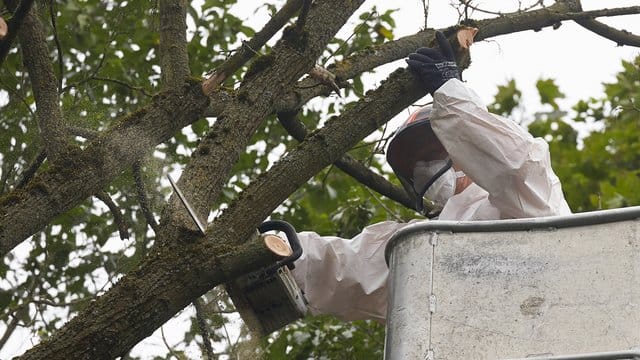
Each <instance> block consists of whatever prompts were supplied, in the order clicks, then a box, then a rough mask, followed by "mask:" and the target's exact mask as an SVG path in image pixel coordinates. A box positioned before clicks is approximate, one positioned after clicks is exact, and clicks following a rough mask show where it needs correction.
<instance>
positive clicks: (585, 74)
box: [363, 0, 640, 111]
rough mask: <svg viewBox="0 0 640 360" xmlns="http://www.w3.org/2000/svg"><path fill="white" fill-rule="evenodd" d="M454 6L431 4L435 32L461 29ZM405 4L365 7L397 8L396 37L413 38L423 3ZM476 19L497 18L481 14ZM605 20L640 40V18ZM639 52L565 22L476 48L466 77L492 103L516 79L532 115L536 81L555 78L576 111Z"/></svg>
mask: <svg viewBox="0 0 640 360" xmlns="http://www.w3.org/2000/svg"><path fill="white" fill-rule="evenodd" d="M451 2H452V1H450V0H438V1H433V0H432V1H430V12H429V19H428V25H429V27H433V28H444V27H447V26H450V25H452V24H455V23H456V21H457V18H458V13H457V11H456V10H455V9H454V8H452V7H451V6H450V3H451ZM455 2H457V1H455ZM399 3H400V2H391V1H384V0H369V1H367V2H365V5H364V6H363V9H364V8H368V6H370V5H376V6H377V7H378V9H379V11H380V12H383V11H384V10H386V9H389V8H397V9H398V11H397V13H396V16H395V18H396V19H397V26H398V27H397V29H396V30H395V34H396V37H401V36H405V35H410V34H413V33H415V32H416V31H418V30H420V29H421V28H422V27H424V16H423V11H422V1H420V0H405V1H403V2H402V3H401V4H400V5H398V4H399ZM474 3H476V4H478V5H477V6H479V7H481V8H483V9H489V10H502V11H503V12H504V11H513V10H515V8H517V4H518V1H511V0H481V1H474ZM522 3H524V4H526V3H527V1H522ZM529 3H531V1H529ZM548 3H549V2H548ZM582 4H583V9H585V10H593V9H602V8H613V7H625V6H637V5H640V1H639V0H617V1H603V0H582ZM509 6H510V7H511V9H509V8H508V7H509ZM472 16H473V17H474V18H481V17H493V15H486V14H482V13H479V12H476V13H474V14H472ZM599 20H601V21H602V22H605V23H607V24H609V25H612V26H615V27H617V28H619V29H625V30H628V31H631V32H633V33H635V34H638V35H640V15H634V16H620V17H610V18H601V19H599ZM639 52H640V49H638V48H632V47H629V46H623V47H619V46H616V44H615V43H614V42H612V41H611V40H608V39H605V38H602V37H600V36H598V35H596V34H594V33H592V32H590V31H588V30H586V29H584V28H582V27H581V26H579V25H577V24H575V23H573V22H570V21H565V22H564V23H563V24H562V26H561V27H560V28H559V29H558V30H553V29H551V28H545V29H543V30H542V31H539V32H534V31H525V32H519V33H515V34H512V35H506V36H500V37H495V38H491V39H488V40H485V41H481V42H478V43H475V44H474V45H473V46H472V47H471V57H472V64H471V66H470V67H469V68H468V69H467V70H466V71H465V72H464V74H463V77H464V80H465V81H467V83H468V84H469V85H470V86H471V87H473V88H474V89H475V90H476V92H477V93H478V94H479V95H480V96H481V97H482V98H483V99H484V100H485V101H486V102H489V101H491V100H492V99H493V95H495V92H496V88H497V85H503V84H505V83H506V82H507V81H508V80H509V79H515V80H516V84H517V85H518V87H519V88H520V89H521V90H522V91H523V99H524V101H525V107H526V108H527V109H526V110H527V111H535V110H538V109H539V107H538V108H536V107H537V104H538V96H537V91H536V89H535V82H536V80H538V79H539V78H553V79H556V80H557V84H558V85H559V86H560V90H561V91H562V92H564V94H565V95H566V96H567V97H566V99H565V100H564V101H563V102H561V104H567V105H568V106H572V105H574V104H575V103H576V102H577V101H578V100H581V99H586V98H588V97H590V96H600V95H601V94H602V93H603V92H602V85H601V84H602V82H607V81H608V82H611V81H613V80H614V79H615V74H616V73H617V72H619V71H620V70H621V69H622V66H621V60H623V59H625V60H631V59H633V58H634V57H635V56H636V55H638V54H639ZM398 65H401V64H398Z"/></svg>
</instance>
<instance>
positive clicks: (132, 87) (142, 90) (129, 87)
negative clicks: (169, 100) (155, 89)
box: [91, 76, 153, 97]
mask: <svg viewBox="0 0 640 360" xmlns="http://www.w3.org/2000/svg"><path fill="white" fill-rule="evenodd" d="M91 79H92V80H99V81H106V82H112V83H115V84H118V85H121V86H124V87H126V88H128V89H131V90H135V91H139V92H141V93H142V95H144V96H148V97H152V96H153V95H151V94H149V93H148V92H147V91H146V90H145V89H144V88H142V87H140V86H133V85H130V84H127V83H126V82H124V81H122V80H116V79H109V78H104V77H100V76H94V77H92V78H91Z"/></svg>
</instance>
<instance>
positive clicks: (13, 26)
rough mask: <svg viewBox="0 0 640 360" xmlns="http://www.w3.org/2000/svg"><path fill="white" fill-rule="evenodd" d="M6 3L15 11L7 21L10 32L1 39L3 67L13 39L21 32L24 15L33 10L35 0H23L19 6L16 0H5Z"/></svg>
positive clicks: (0, 50) (0, 65)
mask: <svg viewBox="0 0 640 360" xmlns="http://www.w3.org/2000/svg"><path fill="white" fill-rule="evenodd" d="M5 5H6V6H7V8H9V10H11V11H13V16H12V17H11V19H9V21H8V22H7V27H8V33H7V34H6V35H5V36H4V37H3V38H2V39H0V67H2V63H3V62H4V59H5V58H6V57H7V54H9V50H11V45H12V43H13V41H14V40H15V38H16V36H18V33H19V32H20V26H21V25H22V21H23V20H24V17H25V16H27V14H28V13H29V10H31V6H32V5H33V0H22V1H20V3H19V4H18V6H17V7H16V1H15V0H7V1H5Z"/></svg>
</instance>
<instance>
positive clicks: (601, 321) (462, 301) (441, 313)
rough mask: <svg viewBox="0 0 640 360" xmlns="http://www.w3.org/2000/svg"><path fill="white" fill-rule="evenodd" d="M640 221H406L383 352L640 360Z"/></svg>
mask: <svg viewBox="0 0 640 360" xmlns="http://www.w3.org/2000/svg"><path fill="white" fill-rule="evenodd" d="M639 219H640V207H631V208H623V209H614V210H604V211H595V212H589V213H580V214H574V215H570V216H560V217H548V218H538V219H519V220H502V221H477V222H452V221H428V222H424V223H418V224H415V225H411V226H409V227H407V228H404V229H403V230H401V231H399V232H398V233H397V234H395V235H394V236H393V238H392V239H391V240H390V242H389V245H388V246H387V249H386V251H387V262H388V264H389V269H390V277H389V281H390V283H389V306H388V309H387V337H386V339H385V358H386V359H437V360H440V359H451V360H454V359H455V360H458V359H506V358H531V357H534V358H535V359H638V357H637V356H639V355H640V348H639V346H640V220H639ZM567 354H579V355H567Z"/></svg>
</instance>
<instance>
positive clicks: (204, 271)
mask: <svg viewBox="0 0 640 360" xmlns="http://www.w3.org/2000/svg"><path fill="white" fill-rule="evenodd" d="M236 226H242V225H241V224H236ZM194 235H195V234H193V233H188V232H187V233H184V234H183V236H182V240H183V241H181V242H180V243H176V244H174V245H171V246H162V247H156V248H155V249H154V250H153V251H152V252H150V256H149V257H148V258H147V259H146V260H145V261H144V262H143V263H142V264H140V266H139V267H138V269H137V270H134V271H133V272H131V273H129V274H127V276H126V277H124V278H123V279H121V280H120V281H119V282H118V284H117V285H116V286H114V287H113V288H112V289H111V290H109V291H108V292H107V293H106V294H105V295H103V296H101V297H99V298H97V299H96V300H95V301H94V302H92V303H91V304H90V305H88V307H87V308H86V309H85V310H84V311H83V312H82V313H81V314H80V315H78V316H76V317H75V318H74V319H72V320H71V321H70V322H68V323H67V324H65V326H64V327H63V328H62V329H60V330H59V331H58V332H57V333H56V335H55V336H54V337H53V338H51V339H48V340H46V341H44V342H42V343H40V344H39V345H37V346H36V347H34V348H33V349H31V350H29V351H28V352H27V353H25V354H24V355H23V356H21V357H20V358H21V359H43V360H44V359H46V360H54V359H60V360H66V359H87V360H90V359H91V360H94V359H114V358H116V357H118V356H122V355H124V354H126V353H127V352H128V351H129V350H130V349H131V348H132V347H133V346H134V345H135V344H137V343H138V342H139V341H140V340H142V339H144V338H145V337H147V336H149V335H151V334H152V333H153V331H155V329H157V328H158V327H159V326H160V325H162V324H163V323H165V322H167V321H168V320H169V319H171V317H172V316H173V315H174V314H176V313H177V312H178V311H180V310H181V309H183V308H184V307H185V306H187V305H189V304H190V303H191V302H193V301H194V300H195V299H197V298H198V297H199V296H201V295H202V294H204V293H205V292H206V291H208V290H209V289H211V288H212V287H213V286H215V285H217V284H221V283H223V282H225V281H227V280H229V279H232V278H234V277H237V276H239V275H241V274H244V273H248V272H251V271H254V270H257V269H258V268H260V267H264V266H265V265H267V264H270V263H273V262H275V261H277V260H279V258H278V257H275V256H274V255H273V253H272V252H270V251H269V250H268V249H267V248H266V247H265V246H264V242H263V241H262V240H261V239H259V238H258V237H252V240H250V241H248V242H245V243H244V244H242V245H239V246H235V247H232V246H228V245H225V244H226V243H229V242H232V241H229V239H225V238H220V237H217V238H214V237H208V238H206V239H204V238H198V237H196V236H194ZM234 242H238V241H235V240H234ZM165 243H168V242H165ZM247 259H250V261H247Z"/></svg>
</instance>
